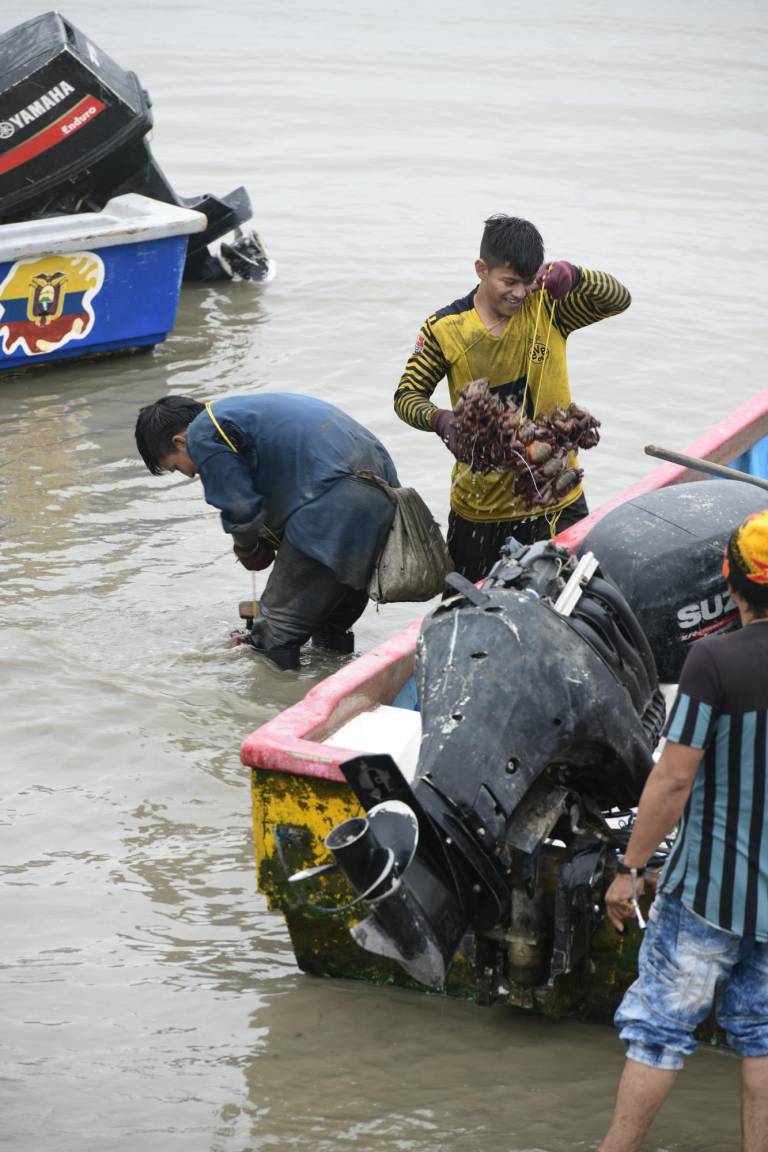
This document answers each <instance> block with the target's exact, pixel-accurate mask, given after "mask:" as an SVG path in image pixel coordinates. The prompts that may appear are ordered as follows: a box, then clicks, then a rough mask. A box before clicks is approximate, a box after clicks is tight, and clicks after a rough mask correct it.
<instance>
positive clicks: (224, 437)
mask: <svg viewBox="0 0 768 1152" xmlns="http://www.w3.org/2000/svg"><path fill="white" fill-rule="evenodd" d="M205 410H206V412H207V413H208V415H209V416H210V418H211V420H212V421H213V426H214V428H215V429H216V431H217V432H218V434H219V435H220V436H221V438H222V440H224V441H225V443H227V444H229V446H230V448H231V449H232V451H233V452H234V454H235V456H237V448H235V446H234V444H233V443H232V441H231V440H230V438H229V436H227V434H226V432H225V431H224V429H223V428H222V426H221V424H219V422H218V420H217V419H216V417H215V416H214V414H213V406H212V404H211V402H210V400H208V401H207V403H206V405H205Z"/></svg>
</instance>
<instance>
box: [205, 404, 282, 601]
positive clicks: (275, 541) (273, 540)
mask: <svg viewBox="0 0 768 1152" xmlns="http://www.w3.org/2000/svg"><path fill="white" fill-rule="evenodd" d="M205 410H206V412H207V413H208V415H209V416H210V418H211V420H212V421H213V424H214V427H215V428H216V431H217V432H218V433H219V435H220V436H221V437H222V438H223V439H224V440H225V441H226V443H227V444H229V446H230V448H231V449H232V451H233V452H234V454H235V456H237V448H235V446H234V444H233V443H232V441H231V440H230V438H229V436H227V434H226V432H225V431H224V429H223V428H222V426H221V424H219V422H218V420H217V419H216V417H215V416H214V414H213V408H212V406H211V402H210V400H209V401H208V403H207V404H206V405H205ZM259 532H260V534H261V535H262V536H264V537H266V539H267V541H268V542H269V543H270V544H271V545H272V547H273V548H279V547H280V537H279V536H277V535H275V533H274V532H273V531H272V529H271V528H269V527H268V526H267V525H266V524H262V526H261V528H260V529H259ZM253 601H254V604H255V603H256V577H255V576H254V578H253Z"/></svg>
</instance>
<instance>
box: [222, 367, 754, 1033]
mask: <svg viewBox="0 0 768 1152" xmlns="http://www.w3.org/2000/svg"><path fill="white" fill-rule="evenodd" d="M767 446H768V390H766V391H765V392H763V393H761V394H760V395H759V396H758V397H756V398H755V399H754V400H753V401H752V402H750V403H749V404H747V405H745V406H744V407H743V408H741V409H739V410H738V411H736V412H734V413H732V414H731V415H730V416H728V417H727V418H726V419H725V420H723V421H721V422H720V423H719V424H718V425H716V426H715V427H714V428H713V429H711V430H710V432H708V433H707V434H706V435H705V436H703V437H701V438H700V439H699V440H697V441H696V442H695V443H694V444H692V445H690V446H689V447H688V449H687V452H688V453H689V454H690V455H691V456H696V457H698V458H700V459H705V460H710V461H712V462H715V463H720V464H728V463H732V462H734V461H736V460H738V466H739V467H740V468H741V469H742V470H749V471H753V469H754V470H756V469H757V468H758V467H760V464H759V461H760V458H761V457H762V456H763V455H764V453H765V450H766V447H767ZM765 505H766V493H765V490H764V489H760V488H758V487H756V486H754V485H752V484H749V483H744V482H738V481H731V480H703V479H702V478H701V477H700V475H699V474H698V473H693V472H691V471H690V470H688V469H686V468H684V467H681V466H680V465H672V464H665V465H662V466H661V467H658V468H656V469H655V470H654V471H653V472H652V473H650V474H649V476H647V477H646V478H645V479H643V480H642V481H640V482H638V483H637V484H635V485H633V486H632V487H631V488H630V489H628V490H627V491H626V492H624V493H622V494H621V496H619V497H617V499H616V500H614V501H611V502H610V504H608V505H605V506H604V507H603V508H601V509H599V510H598V511H597V512H595V513H593V514H592V515H591V516H589V517H587V518H586V519H585V520H584V521H582V522H581V523H579V524H577V525H575V526H573V527H572V528H570V529H569V530H567V531H566V532H564V533H562V534H561V535H560V536H559V537H557V538H555V540H554V541H552V542H547V543H546V544H540V545H534V546H533V547H531V548H523V547H521V546H519V545H517V544H516V542H515V541H514V540H511V541H509V542H508V545H507V546H506V548H505V550H504V553H503V554H502V556H501V558H500V560H499V562H498V563H497V565H496V566H495V567H494V569H493V570H492V572H491V573H490V574H489V576H488V577H487V578H486V580H485V581H483V582H482V583H481V585H480V586H479V587H475V586H474V585H472V584H469V583H468V582H466V581H464V580H462V578H460V577H458V576H456V575H454V576H452V577H450V578H449V581H450V592H451V595H450V596H449V597H448V598H447V599H446V600H444V601H443V602H442V603H441V604H440V605H439V606H438V607H437V608H436V609H435V610H434V611H433V612H432V613H431V614H430V615H429V616H427V617H426V618H425V619H424V620H423V621H415V622H414V623H413V624H412V625H411V626H410V627H408V628H407V629H405V630H404V631H403V632H401V633H399V634H398V635H397V636H395V637H393V638H392V639H390V640H388V641H386V642H385V643H384V644H382V645H379V646H378V647H377V648H375V649H373V650H372V651H371V652H369V653H367V654H366V655H364V656H362V657H361V658H360V659H358V660H356V661H353V662H352V663H350V664H348V665H347V666H346V667H343V668H342V669H340V670H339V671H338V672H336V673H335V674H334V675H332V676H330V677H328V679H327V680H325V681H323V682H322V683H320V684H318V685H317V686H316V687H315V688H313V689H312V690H311V691H310V692H309V693H308V694H307V696H306V698H305V699H304V700H303V701H301V702H300V703H299V704H297V705H295V706H294V707H292V708H289V709H287V710H286V711H285V712H283V713H282V714H281V715H279V716H277V717H275V718H274V719H273V720H272V721H270V722H269V723H267V724H265V725H263V726H262V727H261V728H259V729H257V730H256V731H255V732H253V733H252V734H251V735H250V736H248V737H247V739H246V740H245V742H244V744H243V747H242V760H243V763H244V764H246V765H248V766H250V767H251V769H252V798H253V824H254V842H255V849H256V866H257V877H258V885H259V888H260V890H261V891H262V892H264V893H265V895H266V897H267V900H268V902H269V906H270V907H271V908H273V909H276V910H279V911H281V912H282V913H283V915H284V916H285V919H286V923H287V925H288V929H289V932H290V935H291V941H292V944H293V948H294V951H295V954H296V960H297V963H298V964H299V966H300V968H302V969H303V970H304V971H306V972H309V973H313V974H316V975H326V976H344V977H353V978H356V979H365V980H369V981H378V982H393V983H397V984H404V985H409V986H414V987H422V988H428V989H432V990H445V991H447V992H448V993H449V994H452V995H458V996H464V997H468V998H472V999H475V1000H477V1001H479V1002H483V1003H489V1002H491V1001H492V1000H501V1001H504V1002H507V1003H510V1004H513V1005H517V1006H521V1007H528V1008H532V1009H535V1010H538V1011H543V1012H547V1013H551V1014H572V1015H580V1016H582V1017H584V1018H593V1019H606V1018H608V1017H609V1016H610V1015H611V1014H612V1012H613V1011H614V1009H615V1007H616V1005H617V1003H618V1001H619V1000H620V998H621V995H622V994H623V992H624V990H625V988H626V986H627V985H628V983H630V982H631V980H632V979H633V978H634V974H635V965H636V954H637V947H638V943H639V930H638V929H637V927H634V928H632V929H631V930H630V932H629V933H628V934H627V936H626V937H625V938H623V939H622V938H619V937H617V935H616V934H615V932H614V931H613V929H612V928H611V927H610V926H609V925H607V923H606V922H605V919H604V915H603V894H604V891H605V887H606V885H607V884H608V883H609V882H610V879H611V878H612V875H613V871H614V869H615V861H616V855H617V850H620V848H621V846H622V844H623V843H624V842H625V840H626V838H627V836H628V832H629V827H630V825H631V821H632V810H633V806H634V805H635V804H636V803H637V799H638V797H639V794H640V791H641V790H642V786H643V783H644V780H645V778H646V776H647V773H648V771H649V769H650V767H651V766H652V763H653V751H654V748H655V746H656V744H657V741H658V739H659V735H660V732H661V728H662V725H663V720H664V712H665V708H664V693H663V691H662V686H663V685H665V684H666V685H673V684H674V683H675V682H676V680H677V676H678V674H679V671H680V668H681V667H682V663H683V661H684V659H685V655H686V653H687V650H688V647H689V645H690V643H691V642H692V641H693V640H695V639H697V638H698V637H699V636H701V635H706V634H710V633H713V632H717V631H720V630H725V629H728V628H731V627H734V626H735V625H736V624H737V620H738V617H737V613H736V612H735V610H734V608H733V606H732V605H731V604H730V603H729V600H728V597H727V594H726V590H725V587H724V584H723V580H722V575H721V571H720V568H721V557H722V549H723V546H724V544H725V541H726V539H727V536H728V535H729V533H730V531H731V530H732V528H733V526H734V524H735V523H737V522H738V521H739V520H740V519H742V518H743V517H744V516H745V515H747V514H749V513H750V512H752V511H755V510H758V509H762V508H764V507H765ZM659 862H660V861H659Z"/></svg>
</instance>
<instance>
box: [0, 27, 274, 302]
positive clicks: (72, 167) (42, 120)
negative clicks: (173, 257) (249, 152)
mask: <svg viewBox="0 0 768 1152" xmlns="http://www.w3.org/2000/svg"><path fill="white" fill-rule="evenodd" d="M151 128H152V104H151V101H150V98H149V94H148V93H147V92H146V91H145V90H144V89H143V88H142V87H141V85H140V83H139V80H138V78H137V77H136V75H135V73H133V72H126V71H124V70H123V69H122V68H120V67H119V66H118V65H117V64H116V63H115V62H114V61H113V60H111V59H110V57H109V56H107V54H106V53H105V52H103V51H102V49H101V48H97V47H96V45H95V44H93V42H92V41H91V40H89V39H88V38H87V37H86V36H85V35H84V34H83V33H82V32H81V31H80V30H79V29H78V28H76V27H75V26H74V25H73V24H72V23H71V22H70V21H69V20H67V19H65V17H63V16H61V15H60V14H59V13H58V12H47V13H46V14H45V15H43V16H36V17H35V18H34V19H32V20H27V21H25V23H23V24H19V25H17V26H16V27H15V28H12V29H11V30H10V31H9V32H6V33H4V34H3V35H2V36H0V224H7V223H11V222H13V221H21V220H30V219H36V218H39V217H45V216H58V215H61V214H63V213H72V212H91V211H95V212H98V211H100V210H101V209H102V208H103V207H104V205H105V204H106V203H107V201H108V200H110V199H112V197H114V196H119V195H121V194H122V193H124V192H140V193H142V194H143V195H145V196H151V197H153V198H154V199H155V200H161V201H163V202H164V203H166V204H178V205H180V206H182V207H184V208H192V209H195V210H196V211H198V212H202V213H204V214H205V216H206V217H207V219H208V227H207V229H206V230H205V231H204V232H200V233H197V234H195V235H192V236H190V238H189V242H188V246H187V260H186V265H185V269H184V275H185V277H186V278H187V279H191V280H223V279H227V278H232V277H234V276H238V277H240V278H242V279H246V280H268V279H270V278H271V275H272V271H273V269H272V266H271V264H270V261H269V258H268V257H267V255H266V253H265V251H264V248H263V246H262V244H261V241H260V240H259V238H258V236H257V235H256V233H255V232H246V233H244V232H243V231H242V225H243V224H244V223H245V222H246V221H247V220H249V219H250V217H251V214H252V210H251V201H250V199H249V196H248V193H247V192H246V190H245V188H242V187H241V188H236V189H235V190H234V191H232V192H229V193H227V194H226V195H225V196H213V195H211V194H209V193H205V194H203V195H201V196H193V197H186V196H179V195H177V193H176V192H175V191H174V190H173V188H172V187H171V185H170V183H169V182H168V180H167V178H166V177H165V175H164V174H163V172H162V171H161V169H160V168H159V166H158V165H157V163H156V162H155V160H154V157H153V156H152V153H151V151H150V149H149V144H148V143H147V139H146V137H147V133H148V132H149V131H150V129H151ZM233 230H235V236H234V239H233V240H232V242H231V243H230V244H228V245H222V252H221V256H217V255H215V254H214V253H213V252H211V251H210V250H209V248H208V245H210V244H211V243H212V242H213V241H214V240H218V239H219V238H220V237H222V236H224V235H226V234H227V233H229V232H232V231H233Z"/></svg>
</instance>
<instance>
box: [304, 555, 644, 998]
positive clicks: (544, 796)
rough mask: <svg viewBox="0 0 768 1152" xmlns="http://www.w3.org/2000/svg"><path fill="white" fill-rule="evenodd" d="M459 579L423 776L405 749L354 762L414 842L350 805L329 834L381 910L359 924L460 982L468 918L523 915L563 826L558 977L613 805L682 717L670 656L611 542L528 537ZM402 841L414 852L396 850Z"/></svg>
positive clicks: (588, 908)
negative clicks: (668, 721)
mask: <svg viewBox="0 0 768 1152" xmlns="http://www.w3.org/2000/svg"><path fill="white" fill-rule="evenodd" d="M448 583H449V585H450V586H451V587H452V588H453V589H454V590H455V593H456V594H455V595H454V596H452V597H451V598H450V599H448V600H446V601H444V602H443V603H442V604H441V605H440V606H439V607H438V608H437V609H436V610H435V611H434V612H433V613H432V615H431V616H430V617H429V618H428V619H427V620H426V621H425V622H424V624H423V625H422V630H421V634H420V636H419V640H418V644H417V650H416V678H417V685H418V692H419V699H420V701H421V711H422V719H423V737H422V744H421V752H420V757H419V764H418V768H417V771H416V776H415V779H414V782H413V784H412V785H411V784H409V783H408V782H407V781H406V780H405V778H404V777H403V775H402V774H401V772H400V771H399V769H398V767H397V765H396V764H395V763H394V761H393V760H392V759H391V758H390V757H389V756H359V757H355V758H354V759H352V760H349V761H347V762H346V763H344V764H342V765H341V768H342V771H343V773H344V775H345V776H346V778H347V780H348V782H349V784H350V785H351V787H352V789H353V790H354V792H355V794H356V795H357V796H358V798H359V800H360V801H361V803H362V805H363V807H364V808H365V809H366V810H367V811H368V814H369V820H371V817H372V816H373V814H374V813H375V812H377V810H378V808H379V807H380V806H381V805H382V804H383V803H390V804H393V803H396V804H397V808H396V809H395V811H396V812H397V813H398V818H399V820H400V821H402V819H403V818H404V817H405V814H406V812H410V813H411V814H412V818H413V820H414V821H415V826H416V828H417V835H416V836H415V837H413V838H412V839H411V840H409V841H408V843H409V845H410V846H411V858H410V860H408V861H407V862H406V863H405V865H404V866H403V863H402V861H403V860H405V855H406V854H405V853H403V851H402V844H403V842H404V840H403V832H402V828H401V829H400V830H398V828H397V825H396V824H395V823H394V822H392V823H391V824H390V825H389V826H387V825H385V824H383V823H382V824H379V825H378V826H375V834H372V833H373V832H374V828H370V829H366V828H365V820H362V819H361V820H352V821H346V822H345V823H344V824H343V825H341V826H340V827H339V828H338V829H335V830H334V832H332V833H331V835H330V836H329V837H328V840H327V841H326V843H327V846H328V848H329V849H330V850H331V851H333V852H334V855H335V856H336V859H337V860H338V862H339V863H340V865H341V866H342V868H343V869H344V871H345V872H346V874H347V876H348V877H349V879H350V881H351V882H352V885H353V887H354V888H355V890H356V892H357V893H358V897H359V898H360V899H361V900H362V901H363V903H364V904H365V906H366V907H367V909H368V911H369V915H368V917H367V918H366V919H365V920H363V921H362V922H361V923H358V924H356V925H355V926H354V927H353V928H352V930H351V931H352V935H353V937H354V939H355V940H356V941H357V942H358V944H360V945H361V946H362V947H363V948H365V949H367V950H368V951H370V952H373V953H375V954H377V955H382V956H387V957H390V958H393V959H395V960H396V961H398V963H399V964H400V965H401V966H402V967H403V968H404V969H405V971H406V972H407V973H408V974H409V975H410V976H411V977H412V978H414V979H415V980H417V981H419V982H420V983H422V984H426V985H428V986H430V987H433V988H442V987H443V985H444V983H445V977H446V973H447V970H448V967H449V965H450V963H451V960H452V958H453V956H454V954H455V952H456V951H457V949H458V947H459V945H460V943H461V940H462V938H463V937H464V935H465V934H466V932H467V930H468V929H472V930H474V932H475V934H476V935H483V934H485V933H489V932H490V931H491V930H496V929H499V930H502V931H503V930H504V929H505V928H507V927H509V926H510V924H511V922H512V919H513V917H514V904H515V901H514V900H513V893H514V891H515V890H516V889H517V890H518V891H522V892H523V893H525V894H527V896H528V898H532V897H533V895H534V893H535V891H536V886H537V878H538V869H539V863H540V855H541V849H542V845H543V844H544V843H545V842H546V841H548V840H552V839H557V840H559V841H562V843H563V844H564V845H566V860H565V863H564V865H563V868H561V873H560V879H561V882H560V884H559V886H558V896H557V900H558V907H557V909H556V912H557V913H558V914H557V915H555V916H554V917H553V919H554V921H555V938H554V939H553V941H552V957H553V962H552V963H551V965H550V976H551V977H554V976H556V975H558V974H559V973H560V972H563V971H568V970H570V968H572V967H573V966H574V965H575V964H576V963H577V962H578V961H579V960H580V959H581V957H582V956H583V954H584V949H585V948H586V947H587V946H588V940H589V935H590V928H591V920H590V917H591V916H592V915H593V912H594V899H593V898H591V894H592V889H593V887H595V886H596V885H599V883H600V880H601V874H602V864H603V859H604V857H605V854H606V852H607V851H608V850H609V847H610V845H611V844H612V843H613V837H612V831H611V829H610V827H609V826H608V825H607V823H606V822H605V820H604V819H603V817H602V814H601V813H602V812H603V811H606V810H609V809H611V808H613V807H615V806H617V805H619V806H630V805H633V804H635V803H636V802H637V799H638V797H639V794H640V791H641V790H642V786H643V784H644V782H645V779H646V776H647V773H648V771H649V769H650V767H651V765H652V755H651V751H652V749H653V747H655V744H656V743H657V740H658V737H659V733H660V729H661V725H662V723H663V719H664V706H663V699H662V697H661V695H660V693H659V690H658V683H657V679H656V673H655V668H654V665H653V658H652V656H651V654H650V650H649V648H648V645H647V643H646V642H645V640H644V637H643V635H642V632H641V630H640V629H639V627H638V625H637V622H636V621H635V620H634V617H633V616H632V613H631V612H630V611H629V609H628V608H627V606H626V603H625V602H624V600H623V598H622V597H621V595H620V594H619V593H618V592H617V591H616V589H615V588H614V587H613V585H611V584H609V583H608V582H607V581H605V580H604V579H602V578H601V576H600V575H599V571H598V569H597V563H596V561H595V560H594V557H585V558H582V560H581V561H578V562H577V561H576V559H575V558H573V557H571V556H570V555H569V554H568V552H567V551H566V550H564V549H562V548H559V547H557V546H556V545H553V544H551V543H550V542H546V543H541V544H536V545H533V546H532V547H530V548H523V547H521V546H520V545H518V544H517V543H516V542H515V541H514V540H510V541H508V544H507V547H506V553H505V555H504V556H503V557H502V559H501V560H500V561H499V563H498V564H497V565H496V567H495V568H494V569H493V571H492V572H491V574H490V575H489V577H488V578H487V579H486V580H485V581H484V583H483V585H482V587H481V588H476V587H475V586H474V585H473V584H470V583H469V582H468V581H466V580H464V579H463V578H462V577H460V576H458V575H457V574H455V573H454V574H452V575H451V576H449V577H448ZM371 823H373V822H372V821H371ZM396 844H399V845H400V846H401V850H400V858H401V863H400V864H398V865H397V866H395V864H394V862H393V861H390V860H389V859H388V858H385V856H383V855H382V850H383V849H386V848H390V849H391V850H392V851H393V852H394V850H395V845H396ZM345 853H349V854H350V863H347V862H346V861H345V859H344V854H345ZM590 853H591V855H590ZM353 856H354V862H353V863H352V859H351V858H352V857H353ZM564 869H565V870H564ZM585 893H586V894H587V896H588V897H590V898H589V899H586V900H585V899H584V894H585ZM577 896H578V898H577ZM571 897H573V899H571ZM551 919H552V917H551Z"/></svg>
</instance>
